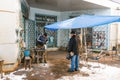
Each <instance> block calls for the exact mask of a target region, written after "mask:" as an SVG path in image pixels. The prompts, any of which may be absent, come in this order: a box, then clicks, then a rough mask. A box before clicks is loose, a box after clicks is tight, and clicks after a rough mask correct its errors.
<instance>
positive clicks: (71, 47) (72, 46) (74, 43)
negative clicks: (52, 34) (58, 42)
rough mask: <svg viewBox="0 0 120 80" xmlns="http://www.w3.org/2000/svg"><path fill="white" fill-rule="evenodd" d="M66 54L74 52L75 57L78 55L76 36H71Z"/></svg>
mask: <svg viewBox="0 0 120 80" xmlns="http://www.w3.org/2000/svg"><path fill="white" fill-rule="evenodd" d="M68 52H74V54H75V55H77V54H78V44H77V40H76V36H75V35H73V36H72V37H71V38H70V40H69V43H68Z"/></svg>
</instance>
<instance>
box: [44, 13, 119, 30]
mask: <svg viewBox="0 0 120 80" xmlns="http://www.w3.org/2000/svg"><path fill="white" fill-rule="evenodd" d="M113 22H120V16H97V15H81V16H78V17H75V18H71V19H68V20H65V21H61V22H56V23H54V24H51V25H46V26H45V28H46V29H48V30H58V29H77V28H87V27H95V26H100V25H105V24H109V23H113Z"/></svg>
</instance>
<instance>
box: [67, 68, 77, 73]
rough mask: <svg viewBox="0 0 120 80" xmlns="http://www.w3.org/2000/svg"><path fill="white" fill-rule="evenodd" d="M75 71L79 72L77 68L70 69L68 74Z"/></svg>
mask: <svg viewBox="0 0 120 80" xmlns="http://www.w3.org/2000/svg"><path fill="white" fill-rule="evenodd" d="M74 71H78V69H76V68H75V70H71V69H68V71H67V72H74Z"/></svg>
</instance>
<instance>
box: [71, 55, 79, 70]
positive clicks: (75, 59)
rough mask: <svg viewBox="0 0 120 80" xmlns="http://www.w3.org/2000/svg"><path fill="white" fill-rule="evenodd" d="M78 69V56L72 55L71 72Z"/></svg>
mask: <svg viewBox="0 0 120 80" xmlns="http://www.w3.org/2000/svg"><path fill="white" fill-rule="evenodd" d="M78 67H79V56H78V55H74V56H72V58H71V70H73V71H74V70H75V69H76V70H78Z"/></svg>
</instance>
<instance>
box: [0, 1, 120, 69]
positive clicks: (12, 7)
mask: <svg viewBox="0 0 120 80" xmlns="http://www.w3.org/2000/svg"><path fill="white" fill-rule="evenodd" d="M40 1H41V2H40ZM56 1H60V0H56ZM77 1H78V0H76V3H74V2H72V0H70V1H69V2H64V3H67V4H65V5H66V6H65V5H61V3H63V2H62V1H60V2H59V3H57V5H56V3H55V2H53V0H52V1H51V2H53V3H50V2H49V0H48V2H49V3H48V2H47V0H46V1H45V2H42V0H39V1H38V0H2V1H1V2H0V4H1V5H0V17H1V19H0V20H1V23H0V26H1V27H0V36H1V38H0V58H1V59H3V60H5V64H6V65H8V64H10V65H11V67H13V68H14V67H15V65H16V63H17V62H18V61H19V60H20V55H21V48H22V47H27V48H31V47H35V46H36V38H37V36H38V35H39V34H43V33H44V32H47V33H48V43H47V46H48V49H50V50H54V49H57V48H59V47H67V44H68V40H69V32H70V30H58V31H49V30H46V29H44V26H45V25H48V24H52V23H54V22H58V21H63V20H66V19H69V18H71V17H75V16H79V15H83V14H89V15H119V14H120V12H119V7H120V6H119V4H118V3H116V2H113V1H111V0H100V1H97V2H96V0H84V1H82V2H81V3H78V2H77ZM105 1H106V2H105ZM37 2H38V3H39V4H37ZM6 3H7V5H6ZM13 3H14V4H13ZM40 3H41V4H40ZM68 3H69V4H68ZM106 3H107V5H106ZM42 4H44V5H46V6H45V7H44V5H42ZM50 4H51V5H50ZM78 4H81V5H82V4H83V5H85V6H84V7H81V6H75V7H73V6H74V5H78ZM35 5H36V6H35ZM38 5H40V6H38ZM113 5H114V6H113ZM86 6H87V7H86ZM118 26H119V24H118V23H113V24H108V25H103V26H99V27H96V28H93V29H92V33H91V32H90V31H88V33H87V34H88V38H92V39H91V40H88V42H89V41H91V42H92V43H88V44H90V45H91V46H94V48H98V47H99V45H100V43H101V42H100V41H102V48H107V49H111V47H112V46H118V44H120V37H119V34H120V28H119V27H118ZM90 30H91V29H90ZM79 31H81V30H78V32H79ZM90 34H92V35H90ZM96 35H97V37H96ZM98 36H99V37H98ZM101 37H102V38H101ZM100 39H101V40H100Z"/></svg>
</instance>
